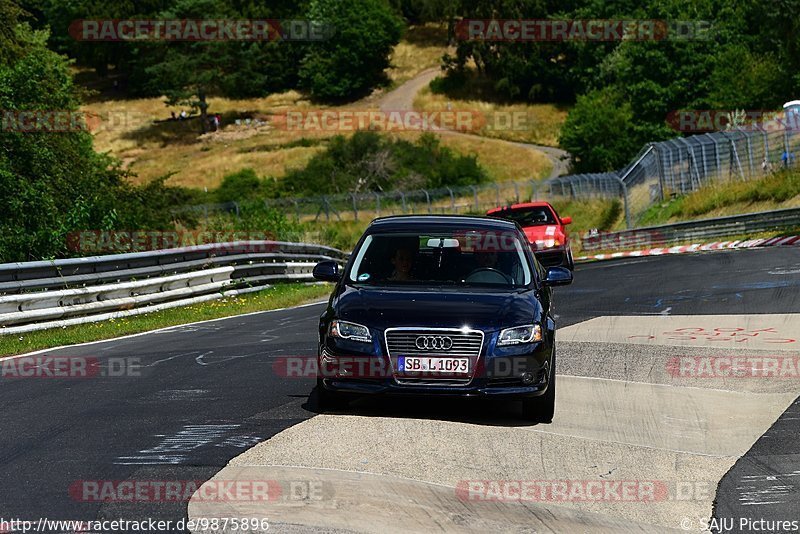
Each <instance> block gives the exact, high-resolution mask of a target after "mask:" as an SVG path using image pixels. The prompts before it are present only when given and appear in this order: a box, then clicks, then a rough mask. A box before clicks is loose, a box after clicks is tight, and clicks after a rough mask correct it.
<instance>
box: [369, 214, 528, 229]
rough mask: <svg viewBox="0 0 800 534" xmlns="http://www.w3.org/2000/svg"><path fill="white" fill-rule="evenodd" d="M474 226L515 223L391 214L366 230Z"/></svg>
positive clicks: (501, 226) (510, 224)
mask: <svg viewBox="0 0 800 534" xmlns="http://www.w3.org/2000/svg"><path fill="white" fill-rule="evenodd" d="M432 227H436V228H437V229H451V228H453V229H464V228H465V227H466V228H475V229H482V230H483V229H485V230H511V229H515V228H517V227H518V226H517V223H515V222H513V221H507V220H504V219H498V218H496V217H481V216H472V215H392V216H389V217H379V218H378V219H375V220H374V221H372V223H371V224H370V225H369V227H368V228H367V230H368V231H389V232H391V231H402V230H430V229H431V228H432Z"/></svg>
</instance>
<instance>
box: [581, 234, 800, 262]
mask: <svg viewBox="0 0 800 534" xmlns="http://www.w3.org/2000/svg"><path fill="white" fill-rule="evenodd" d="M785 246H800V236H796V235H793V236H788V237H773V238H770V239H750V240H747V241H717V242H714V243H705V244H694V245H681V246H675V247H669V248H649V249H644V250H630V251H627V252H613V253H610V254H595V255H593V256H580V257H579V258H575V262H576V263H585V262H591V261H602V260H611V259H616V258H639V257H644V256H663V255H665V254H688V253H692V252H705V251H709V250H726V249H738V248H755V247H785Z"/></svg>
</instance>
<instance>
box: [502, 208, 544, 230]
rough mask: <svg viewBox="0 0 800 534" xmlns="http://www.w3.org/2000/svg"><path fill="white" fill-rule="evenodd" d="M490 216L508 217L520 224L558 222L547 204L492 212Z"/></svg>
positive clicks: (532, 224)
mask: <svg viewBox="0 0 800 534" xmlns="http://www.w3.org/2000/svg"><path fill="white" fill-rule="evenodd" d="M492 217H500V218H503V219H509V220H511V221H514V222H516V223H519V225H520V226H536V225H542V224H558V222H557V221H556V218H555V216H554V215H553V212H552V211H551V210H550V208H548V207H547V206H539V207H535V208H519V209H515V210H504V211H500V212H497V213H493V214H492Z"/></svg>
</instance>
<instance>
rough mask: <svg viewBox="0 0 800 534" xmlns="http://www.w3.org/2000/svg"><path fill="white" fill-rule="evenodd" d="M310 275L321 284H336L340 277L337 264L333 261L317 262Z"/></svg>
mask: <svg viewBox="0 0 800 534" xmlns="http://www.w3.org/2000/svg"><path fill="white" fill-rule="evenodd" d="M312 275H313V276H314V278H315V279H317V280H322V281H323V282H338V281H339V278H341V277H342V273H340V272H339V264H338V263H336V262H335V261H321V262H319V263H318V264H316V265H315V266H314V271H313V272H312Z"/></svg>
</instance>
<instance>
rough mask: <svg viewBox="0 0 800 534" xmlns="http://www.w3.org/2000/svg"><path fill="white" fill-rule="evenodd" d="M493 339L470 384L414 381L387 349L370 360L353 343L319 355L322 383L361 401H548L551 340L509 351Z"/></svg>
mask: <svg viewBox="0 0 800 534" xmlns="http://www.w3.org/2000/svg"><path fill="white" fill-rule="evenodd" d="M491 339H492V341H491V342H489V343H487V344H485V345H484V346H483V347H482V349H481V353H480V355H479V356H478V358H477V360H475V361H474V362H473V364H472V369H471V374H470V376H469V377H468V378H469V380H467V379H466V378H463V377H462V378H460V379H459V380H453V379H452V378H453V377H446V376H438V377H437V376H432V375H431V376H425V377H411V378H410V377H409V376H407V375H403V374H402V373H397V372H396V371H395V363H396V358H390V357H389V356H388V355H387V353H386V351H385V346H384V345H383V343H376V344H375V346H374V348H375V349H376V350H375V353H373V354H366V353H363V352H361V353H355V351H354V350H353V349H354V348H356V347H355V344H354V343H353V342H344V343H342V342H341V341H339V340H331V339H329V340H328V342H327V344H326V345H325V346H323V347H321V349H320V357H319V359H318V363H319V367H318V369H319V372H318V377H319V378H321V383H322V386H323V387H324V388H325V389H326V390H328V391H332V392H341V393H351V394H357V395H371V394H388V395H414V396H425V395H429V396H454V397H499V396H514V397H535V396H539V395H543V394H544V393H545V392H546V391H547V388H548V385H549V384H548V382H549V377H550V364H551V362H552V345H551V344H549V343H548V341H547V340H549V339H551V336H545V340H543V341H541V342H538V343H533V344H530V345H517V346H509V347H495V346H494V339H493V337H492V338H491ZM343 345H344V346H343ZM487 354H488V356H487Z"/></svg>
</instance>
